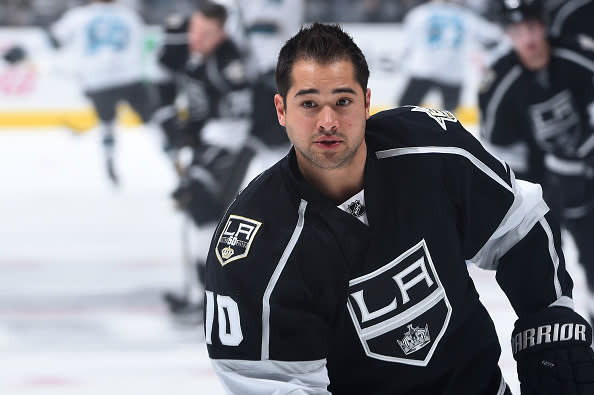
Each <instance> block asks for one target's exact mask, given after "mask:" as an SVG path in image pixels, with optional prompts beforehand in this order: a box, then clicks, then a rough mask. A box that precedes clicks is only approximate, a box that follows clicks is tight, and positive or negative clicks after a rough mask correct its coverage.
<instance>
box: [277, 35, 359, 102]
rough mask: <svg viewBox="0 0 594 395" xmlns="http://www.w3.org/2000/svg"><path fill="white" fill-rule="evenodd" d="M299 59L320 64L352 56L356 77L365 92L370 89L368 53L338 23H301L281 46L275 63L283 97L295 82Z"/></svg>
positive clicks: (279, 89) (350, 58) (285, 96)
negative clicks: (294, 66) (295, 67)
mask: <svg viewBox="0 0 594 395" xmlns="http://www.w3.org/2000/svg"><path fill="white" fill-rule="evenodd" d="M298 60H313V61H315V62H317V63H320V64H329V63H332V62H335V61H338V60H350V61H351V62H352V63H353V67H354V69H355V79H356V80H357V82H358V83H359V85H361V88H363V92H365V91H366V90H367V81H368V80H369V67H368V66H367V61H366V60H365V56H364V55H363V52H361V49H360V48H359V47H358V46H357V44H355V42H354V41H353V38H352V37H351V36H349V35H348V34H347V33H345V32H344V30H342V28H341V27H340V26H339V25H332V24H330V25H328V24H322V23H314V24H312V25H311V26H308V27H302V28H301V29H300V30H299V32H298V33H297V34H296V35H295V36H293V37H292V38H291V39H289V40H288V41H287V42H286V43H285V45H284V46H283V47H282V49H281V50H280V53H279V55H278V61H277V63H276V89H277V91H278V93H279V94H280V95H281V96H282V97H283V100H286V99H287V92H288V91H289V88H290V87H291V83H292V81H291V72H292V69H293V65H294V64H295V62H297V61H298Z"/></svg>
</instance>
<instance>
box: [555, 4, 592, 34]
mask: <svg viewBox="0 0 594 395" xmlns="http://www.w3.org/2000/svg"><path fill="white" fill-rule="evenodd" d="M589 2H590V0H577V1H573V2H572V1H569V2H567V3H565V4H564V5H563V6H561V8H560V9H559V12H558V13H557V16H556V17H555V20H554V21H553V23H551V34H552V35H553V36H559V35H561V28H562V27H563V24H565V20H566V19H567V18H568V17H569V16H570V15H571V14H572V13H573V12H574V11H575V10H577V9H578V8H580V7H582V6H584V5H586V4H588V3H589Z"/></svg>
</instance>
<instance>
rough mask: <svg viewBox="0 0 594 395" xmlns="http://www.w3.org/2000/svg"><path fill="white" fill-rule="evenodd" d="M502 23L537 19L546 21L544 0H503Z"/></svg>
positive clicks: (508, 23) (507, 23)
mask: <svg viewBox="0 0 594 395" xmlns="http://www.w3.org/2000/svg"><path fill="white" fill-rule="evenodd" d="M500 4H501V23H502V24H503V25H510V24H514V23H519V22H523V21H526V20H531V19H537V20H539V21H542V22H544V10H543V5H542V0H501V2H500Z"/></svg>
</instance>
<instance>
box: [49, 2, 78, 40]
mask: <svg viewBox="0 0 594 395" xmlns="http://www.w3.org/2000/svg"><path fill="white" fill-rule="evenodd" d="M79 21H80V12H79V10H78V9H74V10H70V11H66V12H65V13H64V15H62V17H60V18H59V19H58V20H57V21H56V22H54V23H53V24H52V25H51V26H50V27H49V29H48V32H49V34H50V37H52V38H53V39H55V40H56V41H57V42H58V43H59V45H64V44H66V43H68V42H69V41H70V40H71V39H72V35H73V34H74V32H75V31H76V29H77V24H78V23H80V22H79Z"/></svg>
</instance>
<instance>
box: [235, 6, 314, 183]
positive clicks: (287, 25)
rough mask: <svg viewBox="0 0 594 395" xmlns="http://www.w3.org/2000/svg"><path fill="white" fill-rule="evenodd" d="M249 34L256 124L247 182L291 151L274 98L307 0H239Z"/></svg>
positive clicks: (253, 123)
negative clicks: (282, 59) (282, 55)
mask: <svg viewBox="0 0 594 395" xmlns="http://www.w3.org/2000/svg"><path fill="white" fill-rule="evenodd" d="M236 3H237V6H238V7H239V19H240V23H241V24H242V25H243V31H244V34H245V44H244V45H245V46H246V50H247V56H248V59H249V67H250V74H251V77H252V78H253V82H252V87H253V89H252V94H253V104H252V110H253V113H252V126H251V133H250V141H249V146H250V148H251V149H253V150H254V152H255V157H254V158H253V160H252V161H251V163H250V168H249V170H248V174H247V176H246V180H245V181H246V182H245V183H244V184H247V181H249V180H251V179H252V178H253V177H255V176H256V175H258V174H259V173H260V172H262V171H263V170H265V169H266V168H268V167H269V166H271V165H272V164H274V162H276V161H277V160H279V159H280V158H281V157H282V156H283V155H285V154H286V153H287V152H288V149H289V139H288V138H287V134H286V133H285V131H284V128H283V127H281V126H280V125H279V124H278V120H277V116H276V111H275V109H274V103H273V101H272V98H273V97H274V94H275V93H276V86H275V81H274V71H275V68H276V58H277V56H278V53H279V51H280V49H281V47H282V46H283V45H284V44H285V42H286V41H287V40H288V39H289V38H290V37H292V36H293V35H294V34H295V33H297V31H298V30H299V28H300V27H301V24H302V23H303V21H304V17H305V0H251V1H249V2H248V1H237V2H236Z"/></svg>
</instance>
